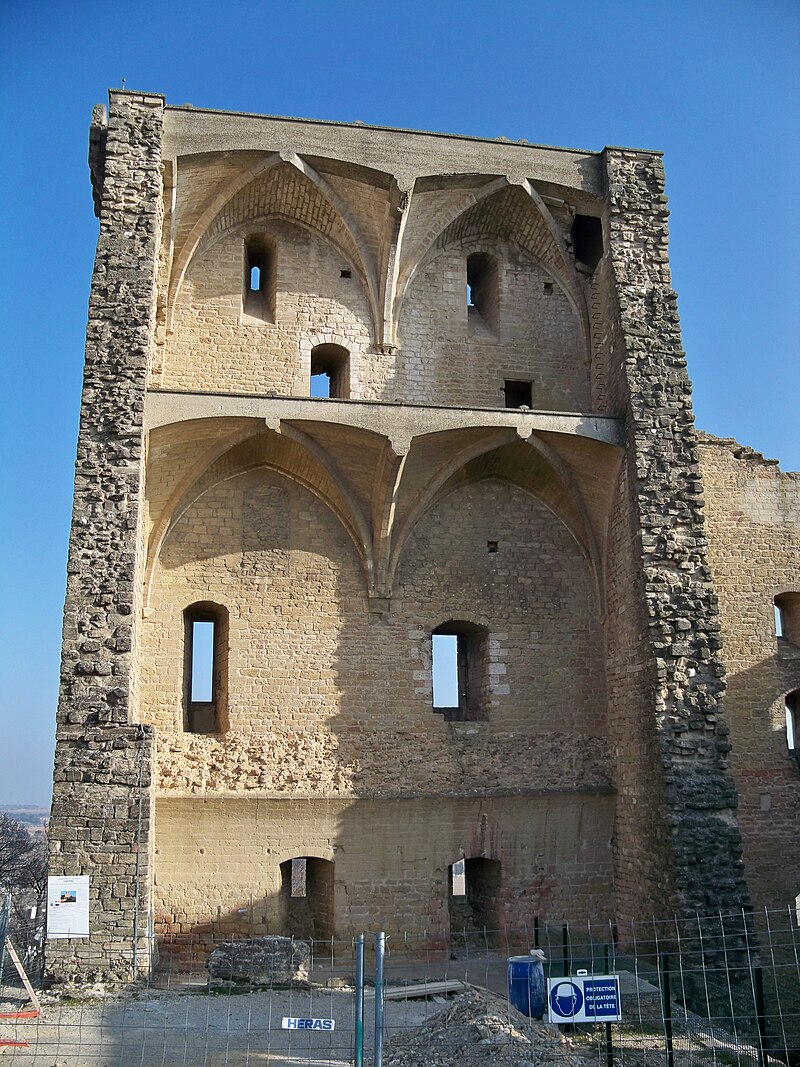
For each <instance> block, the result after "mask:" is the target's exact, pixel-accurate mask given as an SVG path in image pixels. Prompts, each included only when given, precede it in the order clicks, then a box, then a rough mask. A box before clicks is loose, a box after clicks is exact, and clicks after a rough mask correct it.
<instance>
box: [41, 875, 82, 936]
mask: <svg viewBox="0 0 800 1067" xmlns="http://www.w3.org/2000/svg"><path fill="white" fill-rule="evenodd" d="M47 936H48V937H88V936H89V875H88V874H75V875H57V876H56V877H52V878H48V879H47Z"/></svg>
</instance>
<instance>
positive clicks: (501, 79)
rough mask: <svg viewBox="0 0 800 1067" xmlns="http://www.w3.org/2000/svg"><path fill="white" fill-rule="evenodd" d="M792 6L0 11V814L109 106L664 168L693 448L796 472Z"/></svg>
mask: <svg viewBox="0 0 800 1067" xmlns="http://www.w3.org/2000/svg"><path fill="white" fill-rule="evenodd" d="M798 55H800V3H798V2H797V0H749V2H743V0H692V2H684V0H667V2H660V0H653V2H650V0H605V2H604V3H598V2H596V0H595V2H583V0H573V2H572V3H570V4H554V3H552V0H547V2H539V0H527V2H521V0H520V2H517V0H496V2H495V3H494V4H493V5H489V4H486V3H474V2H472V0H461V2H460V3H452V2H449V0H427V2H418V0H408V2H406V3H404V4H402V5H398V4H391V5H390V4H382V3H379V2H374V0H373V2H366V0H350V2H349V3H337V2H312V0H293V2H292V0H282V2H279V3H273V2H265V0H261V2H259V0H249V2H247V3H242V2H240V0H226V3H225V4H220V3H218V2H215V3H206V2H203V0H196V2H194V3H191V4H189V3H185V2H184V0H173V2H171V3H164V2H163V0H161V2H159V3H153V2H151V0H137V3H135V4H130V5H116V4H109V3H108V2H103V3H100V2H96V0H72V2H71V3H70V2H69V0H67V2H65V0H59V2H57V3H55V2H52V0H4V3H3V4H2V5H0V108H2V119H3V129H4V137H3V139H2V143H1V144H0V154H1V155H2V159H1V162H2V166H0V181H1V182H2V201H0V202H2V204H3V205H4V208H5V212H4V214H5V218H4V235H3V241H2V242H0V273H1V275H2V276H1V277H0V282H1V283H2V284H1V285H0V292H1V293H2V302H1V311H0V313H1V314H2V338H3V341H2V347H3V353H4V358H3V360H2V367H3V388H2V403H3V417H2V423H1V424H2V431H1V432H2V435H3V439H2V458H3V463H2V469H0V478H2V484H0V490H1V491H2V496H0V499H2V500H3V502H4V504H5V506H4V508H3V510H2V516H0V538H1V541H0V548H2V552H0V588H2V602H3V604H4V606H5V610H4V611H3V612H2V616H1V622H0V625H2V633H0V672H2V686H0V803H11V802H19V803H37V802H41V803H47V802H48V801H49V792H50V780H51V759H52V736H53V725H52V723H53V714H54V708H55V703H56V691H57V684H58V663H59V644H60V630H61V611H62V604H63V596H64V582H65V578H64V574H65V563H66V552H67V539H68V532H69V515H70V506H71V494H72V474H73V464H74V458H75V441H76V435H77V424H78V408H79V399H80V383H81V363H82V356H83V335H84V331H85V325H86V302H87V298H88V291H89V282H90V276H91V268H92V258H93V255H94V244H95V241H96V238H97V221H96V220H95V218H94V216H93V213H92V201H91V193H90V188H89V177H88V171H87V168H86V146H87V127H88V123H89V118H90V113H91V108H92V105H93V104H95V103H98V102H104V101H105V99H106V90H107V88H108V87H109V86H116V87H118V86H119V85H120V84H121V79H122V78H125V80H126V86H127V88H129V89H144V90H150V91H156V92H161V93H164V94H165V95H166V97H167V100H168V102H170V103H174V104H183V103H192V104H194V105H195V106H197V107H212V108H220V109H228V110H235V111H239V110H241V111H252V112H261V113H268V114H278V115H298V116H303V117H312V118H326V119H337V120H342V121H361V122H365V123H375V124H379V125H389V126H403V127H411V128H417V129H429V130H441V131H448V132H455V133H466V134H474V135H478V136H484V137H499V136H503V137H508V138H509V139H511V140H517V139H519V138H525V139H527V140H528V141H531V142H534V143H540V144H558V145H569V146H572V147H577V148H587V149H600V148H602V147H603V146H604V145H606V144H613V145H632V146H637V147H646V148H658V149H662V150H663V151H664V152H665V164H666V168H667V181H668V187H667V192H668V194H669V197H670V208H671V210H672V213H673V214H672V218H671V242H672V243H671V257H672V268H673V278H674V285H675V288H676V289H677V291H678V294H679V300H680V311H681V319H682V325H683V338H684V344H685V347H686V350H687V354H688V359H689V371H690V374H691V377H692V380H693V382H694V389H695V392H694V400H695V413H696V417H697V422H698V425H699V426H700V427H701V428H703V429H706V430H709V431H711V432H713V433H716V434H720V435H722V436H733V437H736V438H737V439H738V440H739V441H741V442H742V443H745V444H748V445H751V446H752V447H753V448H756V449H758V450H759V451H762V452H764V453H765V454H766V455H768V456H772V457H775V458H778V459H780V460H781V463H782V466H783V467H784V469H787V470H797V469H799V468H800V443H798V432H797V425H798V419H797V411H798V401H799V400H800V369H798V364H800V360H798V344H797V338H798V336H799V335H800V299H799V298H800V285H799V284H798V276H799V275H798V266H797V257H798V252H800V198H799V197H798V194H797V175H798V173H800V94H799V93H798V75H797V66H798V63H797V57H798Z"/></svg>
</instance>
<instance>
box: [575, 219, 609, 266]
mask: <svg viewBox="0 0 800 1067" xmlns="http://www.w3.org/2000/svg"><path fill="white" fill-rule="evenodd" d="M572 250H573V252H574V253H575V259H576V261H577V263H578V265H579V266H583V267H585V268H586V269H587V270H588V271H589V273H590V274H591V273H593V272H594V270H595V269H596V267H597V264H598V263H599V262H600V260H601V259H602V258H603V224H602V222H601V221H600V219H598V218H596V217H595V216H594V215H576V216H575V221H574V222H573V223H572Z"/></svg>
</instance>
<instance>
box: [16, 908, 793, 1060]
mask: <svg viewBox="0 0 800 1067" xmlns="http://www.w3.org/2000/svg"><path fill="white" fill-rule="evenodd" d="M213 933H214V931H213V930H212V931H211V934H212V935H213ZM225 937H226V938H227V939H228V940H230V935H229V934H225ZM10 939H11V944H12V946H13V947H14V948H15V950H16V953H17V957H18V959H19V960H20V963H21V964H22V967H23V969H24V970H25V971H26V973H28V974H30V975H31V976H32V978H33V979H34V985H37V986H38V985H40V984H41V983H40V975H41V956H42V948H43V945H44V942H43V939H42V929H41V923H40V922H39V921H38V920H36V919H33V920H31V921H29V922H28V923H27V924H26V923H24V922H20V921H17V922H16V924H15V925H13V927H12V929H11V930H10ZM210 940H213V936H212V937H211V938H210V937H209V931H208V930H207V929H206V930H204V931H203V933H202V935H198V937H197V939H196V940H195V938H194V937H193V936H186V937H185V938H183V939H182V942H181V944H180V946H178V945H175V944H172V945H170V944H165V943H162V944H160V945H159V946H158V952H157V953H156V952H155V951H154V960H155V961H157V962H155V963H154V967H153V971H152V974H151V975H150V977H149V979H148V980H147V981H144V982H140V983H139V984H138V985H137V986H136V987H135V988H133V989H131V990H128V991H127V992H126V993H125V994H123V995H104V996H92V995H90V994H91V993H92V990H87V991H85V992H84V993H81V995H80V996H79V997H75V998H72V999H70V998H68V997H58V998H57V997H55V996H53V995H51V994H48V993H47V992H46V991H45V992H44V993H42V994H41V1013H39V1014H37V1012H36V1010H35V1008H34V1007H33V1006H32V1004H31V1002H30V999H29V997H28V994H27V993H26V991H25V988H24V986H23V984H22V981H21V979H20V977H19V972H18V970H17V968H16V965H15V964H14V962H13V960H12V959H11V958H10V956H9V954H8V952H6V953H5V958H4V965H3V973H2V982H3V985H2V988H0V1053H5V1056H4V1058H3V1060H2V1062H3V1063H18V1064H20V1065H21V1064H33V1065H37V1067H53V1065H54V1064H58V1065H60V1067H106V1065H108V1067H111V1065H114V1067H133V1065H137V1067H149V1065H157V1064H158V1065H161V1067H173V1065H185V1067H195V1065H201V1064H202V1065H209V1067H212V1065H213V1067H217V1065H240V1064H241V1065H244V1064H248V1065H250V1064H252V1065H256V1064H257V1065H266V1064H269V1065H271V1067H310V1065H327V1067H343V1065H353V1064H355V1063H357V1056H358V1047H359V1041H358V1032H359V1021H358V1019H357V1015H358V1010H357V1008H358V1004H359V997H358V996H357V991H356V989H357V983H356V977H357V975H356V971H357V958H356V957H357V953H356V947H357V946H356V941H355V940H350V939H347V940H339V939H335V938H334V939H328V940H325V941H319V940H308V941H302V945H303V946H306V945H307V950H306V949H305V948H303V952H306V951H308V953H309V956H308V962H307V974H304V975H303V976H302V979H301V980H297V981H294V982H285V981H284V982H278V981H274V980H273V981H267V982H265V981H264V975H263V973H259V974H258V975H255V973H254V976H253V978H254V979H255V978H257V979H258V980H257V981H256V980H248V979H247V977H245V978H244V980H242V981H235V980H233V979H224V978H222V979H220V978H216V979H215V980H213V981H211V980H210V979H209V973H208V971H207V969H206V951H205V950H206V949H207V947H208V944H209V941H210ZM239 942H240V945H241V947H243V948H244V949H245V954H246V951H247V948H248V946H250V945H254V944H255V940H254V939H248V938H246V937H241V938H239ZM300 943H301V939H298V944H300ZM385 946H386V951H385V957H384V960H383V984H382V989H380V990H379V995H378V997H377V1004H376V990H375V976H376V965H378V969H380V961H379V956H378V957H376V939H375V936H374V934H372V933H370V934H367V935H366V937H365V940H364V967H363V970H364V974H365V976H366V981H365V987H364V1000H363V1006H364V1010H363V1020H362V1022H361V1029H362V1032H363V1063H364V1067H371V1065H373V1064H375V1063H376V1061H377V1062H378V1063H381V1064H382V1067H440V1065H441V1067H448V1065H450V1064H452V1065H453V1067H472V1065H478V1064H481V1065H482V1064H489V1063H491V1064H494V1065H495V1067H523V1065H524V1067H530V1065H533V1064H536V1065H537V1067H539V1065H543V1067H544V1065H547V1067H579V1065H581V1064H586V1065H587V1067H588V1065H589V1064H590V1063H596V1064H598V1067H607V1065H609V1064H610V1063H616V1064H618V1065H620V1067H626V1065H628V1067H647V1065H650V1064H654V1065H655V1064H659V1065H662V1064H663V1065H666V1067H690V1065H693V1064H698V1065H700V1064H703V1065H705V1064H709V1065H714V1067H716V1065H720V1067H732V1065H734V1064H743V1065H744V1064H752V1065H753V1067H767V1064H768V1063H769V1062H772V1063H774V1064H776V1065H779V1064H781V1063H783V1064H786V1065H787V1067H789V1065H800V963H799V962H798V961H799V959H800V929H798V915H797V912H796V909H795V906H794V905H792V906H791V907H789V908H786V909H784V910H777V911H764V912H756V913H749V912H739V913H734V914H727V915H722V914H717V915H711V916H708V915H707V916H702V917H700V916H696V917H694V918H681V919H673V920H667V921H661V920H659V921H652V922H648V923H641V922H639V923H624V924H623V923H599V922H585V923H575V922H570V923H561V922H552V921H550V922H544V921H542V922H538V923H535V924H534V925H533V926H532V927H530V928H528V927H525V928H519V929H508V928H507V929H501V930H489V929H484V930H462V931H458V932H453V933H452V935H451V936H450V937H448V938H445V939H443V938H442V937H441V936H432V935H429V934H422V935H419V934H414V935H410V934H409V935H396V936H389V937H387V938H386V941H385ZM536 947H538V948H540V949H541V950H542V951H543V953H544V955H545V957H546V962H545V964H544V968H545V975H546V977H552V978H559V977H562V976H564V975H576V974H578V973H579V972H581V971H585V972H586V973H587V974H588V975H590V976H591V975H598V974H616V975H619V979H620V989H621V1001H622V1016H623V1018H622V1021H621V1022H619V1023H613V1024H611V1025H609V1026H606V1025H604V1024H599V1025H595V1024H586V1025H569V1026H562V1027H560V1030H559V1031H556V1030H554V1029H553V1028H551V1027H548V1026H545V1025H543V1024H541V1023H539V1022H538V1021H536V1020H530V1019H527V1018H525V1017H523V1016H521V1015H520V1014H519V1013H517V1012H516V1011H515V1009H513V1008H512V1007H510V1006H509V1004H508V1001H507V997H506V972H507V962H506V961H507V958H508V957H510V956H516V955H521V954H525V953H527V952H529V951H530V950H531V949H533V948H536ZM154 949H155V945H154ZM379 977H380V975H379ZM376 1006H377V1008H378V1012H377V1014H378V1017H379V1027H378V1034H377V1038H378V1040H377V1045H378V1047H377V1049H376V1027H375V1016H376ZM381 1009H382V1011H381ZM381 1015H382V1019H381ZM298 1019H300V1020H308V1019H311V1020H315V1019H316V1020H332V1021H333V1022H332V1028H330V1027H329V1025H328V1024H326V1025H324V1026H323V1025H322V1024H320V1025H318V1026H317V1027H313V1026H308V1025H307V1024H305V1023H304V1024H303V1025H302V1026H299V1025H295V1026H292V1024H291V1023H290V1024H289V1027H290V1028H287V1023H286V1022H285V1020H298Z"/></svg>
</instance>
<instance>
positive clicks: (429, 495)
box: [386, 435, 605, 615]
mask: <svg viewBox="0 0 800 1067" xmlns="http://www.w3.org/2000/svg"><path fill="white" fill-rule="evenodd" d="M531 446H533V447H531ZM487 478H495V479H498V480H500V481H506V482H508V483H509V484H511V485H514V486H516V487H517V488H518V489H521V490H522V491H523V492H526V493H529V494H530V495H531V496H532V497H534V498H535V499H536V500H538V501H539V502H540V503H542V504H543V505H544V506H545V507H546V508H547V509H548V510H549V511H550V512H552V514H553V515H554V516H555V517H556V518H557V519H558V520H559V522H561V523H562V524H563V525H564V526H565V528H566V529H567V530H568V532H569V533H570V535H571V536H572V538H573V540H574V541H575V543H576V544H577V546H578V548H579V549H580V551H581V553H582V555H583V556H584V558H585V559H586V562H587V566H588V568H589V571H590V573H591V575H592V579H593V584H594V589H595V595H596V597H597V604H598V611H599V614H600V615H603V614H604V613H605V592H604V583H603V570H602V558H601V553H600V551H599V547H598V543H597V538H596V536H595V534H594V530H593V527H592V523H591V519H590V517H589V513H588V510H587V508H586V505H585V503H584V501H583V498H582V494H581V492H580V490H579V489H578V487H577V485H576V484H575V481H574V479H573V478H572V476H571V474H570V472H569V470H568V469H567V468H566V465H565V464H564V463H563V461H561V460H560V459H559V457H558V456H556V455H555V454H554V453H553V452H552V449H550V448H548V446H547V445H545V444H544V443H543V442H542V441H540V440H539V439H538V438H536V435H531V438H530V439H529V441H525V442H523V441H519V440H518V441H516V442H514V443H508V441H507V440H506V441H504V442H498V441H497V439H493V440H492V441H491V442H481V443H479V444H477V445H473V446H471V447H470V448H468V449H465V450H464V451H462V452H460V453H459V454H458V455H457V456H455V457H454V458H453V460H452V461H451V462H450V463H449V464H448V465H447V466H445V467H444V468H442V469H441V470H439V471H438V472H437V473H436V474H435V475H434V476H433V477H432V478H431V479H430V481H429V482H428V483H427V485H426V486H425V487H424V489H423V490H422V491H421V492H420V493H419V494H418V496H417V498H416V500H415V501H414V503H413V504H412V506H411V507H410V508H409V510H408V511H407V512H406V514H405V515H404V517H403V520H402V522H401V523H399V524H398V527H397V530H396V531H395V535H394V537H393V539H392V550H391V555H390V558H389V560H388V565H387V572H386V585H387V588H388V589H391V588H392V587H393V585H394V581H395V576H396V574H397V571H398V568H399V565H400V562H401V559H402V555H403V551H404V549H405V546H406V545H407V544H408V542H409V539H410V537H411V534H412V533H413V530H414V528H415V527H416V525H417V524H418V523H419V521H420V520H421V519H422V517H423V516H424V515H425V514H427V512H429V511H430V510H431V508H433V507H435V505H436V504H438V503H439V501H441V500H443V499H444V498H445V497H446V496H448V495H449V494H450V493H452V492H455V491H456V490H457V489H459V488H461V487H462V486H464V485H467V484H474V483H476V482H479V481H483V480H484V479H487Z"/></svg>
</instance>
